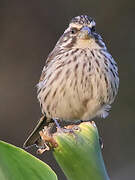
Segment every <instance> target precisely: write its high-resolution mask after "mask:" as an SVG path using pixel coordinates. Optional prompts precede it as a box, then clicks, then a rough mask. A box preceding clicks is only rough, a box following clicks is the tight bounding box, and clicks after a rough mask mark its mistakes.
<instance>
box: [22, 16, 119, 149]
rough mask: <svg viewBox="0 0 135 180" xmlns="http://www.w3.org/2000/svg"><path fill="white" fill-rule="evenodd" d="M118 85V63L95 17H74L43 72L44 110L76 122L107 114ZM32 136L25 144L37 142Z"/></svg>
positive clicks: (53, 116) (40, 89)
mask: <svg viewBox="0 0 135 180" xmlns="http://www.w3.org/2000/svg"><path fill="white" fill-rule="evenodd" d="M118 86H119V78H118V69H117V64H116V62H115V61H114V59H113V58H112V56H111V55H110V53H109V52H108V50H107V48H106V46H105V44H104V42H103V40H102V38H101V36H100V35H99V34H98V33H96V32H95V21H94V20H93V19H92V18H90V17H88V16H86V15H85V16H77V17H75V18H73V19H72V20H71V22H70V24H69V27H68V28H67V29H66V30H65V32H64V33H63V35H62V36H61V37H60V39H59V40H58V42H57V44H56V46H55V47H54V49H53V51H52V52H51V53H50V54H49V56H48V58H47V60H46V63H45V66H44V68H43V71H42V74H41V78H40V81H39V84H38V100H39V102H40V105H41V110H42V113H43V114H44V115H45V116H46V117H47V118H48V119H56V118H57V119H60V120H61V121H65V122H72V123H76V122H77V121H78V120H82V121H88V120H91V119H92V118H94V117H97V116H100V117H103V118H105V117H106V116H107V115H108V110H109V109H110V105H111V104H112V103H113V101H114V99H115V97H116V94H117V91H118ZM44 123H46V121H45V120H44ZM39 127H40V126H38V128H39ZM38 128H37V129H36V132H38V131H39V129H38ZM37 134H38V133H37ZM32 137H33V134H32V135H31V137H30V138H29V139H28V140H27V143H26V144H25V146H29V145H31V144H32V143H33V141H32V143H31V138H32ZM36 138H37V139H38V138H39V135H38V136H37V137H36ZM37 139H35V141H36V140H37Z"/></svg>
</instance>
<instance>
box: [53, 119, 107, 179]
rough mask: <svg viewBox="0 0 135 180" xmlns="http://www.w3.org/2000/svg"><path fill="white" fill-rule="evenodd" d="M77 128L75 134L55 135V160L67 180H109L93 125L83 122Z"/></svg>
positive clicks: (60, 133) (59, 133) (96, 132)
mask: <svg viewBox="0 0 135 180" xmlns="http://www.w3.org/2000/svg"><path fill="white" fill-rule="evenodd" d="M78 128H79V130H76V131H75V134H73V133H62V132H57V133H56V134H55V136H54V139H55V140H56V142H57V144H58V146H57V147H56V148H54V152H53V154H54V156H55V159H56V160H57V162H58V164H59V165H60V167H61V168H62V170H63V172H64V173H65V175H66V177H67V179H68V180H109V177H108V175H107V172H106V169H105V165H104V161H103V158H102V153H101V147H100V143H99V135H98V130H97V128H96V126H95V124H94V123H90V122H85V123H81V124H80V125H79V126H78Z"/></svg>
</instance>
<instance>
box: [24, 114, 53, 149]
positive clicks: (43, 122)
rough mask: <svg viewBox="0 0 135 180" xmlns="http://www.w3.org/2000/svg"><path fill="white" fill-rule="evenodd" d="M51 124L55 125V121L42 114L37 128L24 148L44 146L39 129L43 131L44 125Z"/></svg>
mask: <svg viewBox="0 0 135 180" xmlns="http://www.w3.org/2000/svg"><path fill="white" fill-rule="evenodd" d="M50 124H51V126H53V125H54V122H53V121H52V120H51V119H48V118H47V117H46V116H42V117H41V118H40V120H39V122H38V124H37V126H36V127H35V129H34V130H33V131H32V132H31V134H30V135H29V137H28V138H27V139H26V141H25V142H24V144H23V148H25V149H27V148H29V147H30V146H33V145H37V146H42V145H43V144H42V140H41V138H40V135H39V131H41V130H42V129H43V128H44V126H48V125H50Z"/></svg>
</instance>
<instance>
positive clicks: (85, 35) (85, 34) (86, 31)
mask: <svg viewBox="0 0 135 180" xmlns="http://www.w3.org/2000/svg"><path fill="white" fill-rule="evenodd" d="M90 37H91V29H90V28H89V27H88V26H84V27H83V28H82V29H81V33H80V38H81V39H89V38H90Z"/></svg>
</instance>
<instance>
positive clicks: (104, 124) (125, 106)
mask: <svg viewBox="0 0 135 180" xmlns="http://www.w3.org/2000/svg"><path fill="white" fill-rule="evenodd" d="M81 14H87V15H89V16H92V17H93V18H94V19H95V20H96V23H97V31H98V32H100V34H101V35H102V37H103V39H104V41H105V43H106V45H107V47H108V49H109V51H110V52H111V54H112V55H113V57H114V59H115V60H116V61H117V63H118V66H119V74H120V89H119V94H118V96H117V98H116V101H115V103H114V104H113V108H112V111H111V113H110V115H109V116H108V117H107V118H106V119H105V120H103V119H101V120H99V119H98V120H96V124H97V126H98V128H99V132H100V134H101V136H102V138H103V142H104V149H103V157H104V161H105V164H106V167H107V170H108V173H109V176H110V178H111V180H127V179H135V1H134V0H130V1H128V0H119V1H117V0H102V1H95V0H78V1H77V0H74V1H72V0H68V1H66V0H59V1H58V0H56V1H51V0H30V1H26V0H23V1H18V0H12V1H10V0H0V139H1V140H4V141H7V142H9V143H12V144H14V145H16V146H19V147H22V145H23V142H24V141H25V140H26V138H27V137H28V135H29V133H30V131H31V130H32V129H33V128H34V126H35V125H36V123H37V120H38V119H39V118H40V116H41V112H40V107H39V103H38V101H37V98H36V96H37V94H36V87H35V85H36V84H37V82H38V80H39V77H40V74H41V70H42V68H43V66H44V63H45V59H46V57H47V56H48V53H49V52H50V51H51V50H52V48H53V47H54V45H55V43H56V42H57V40H58V38H59V37H60V36H61V35H62V33H63V32H64V30H65V28H66V27H67V25H68V22H69V20H70V19H71V18H72V17H74V16H77V15H81ZM29 152H30V153H32V154H33V155H35V156H37V157H38V158H40V159H42V160H43V161H44V162H46V163H48V164H49V165H50V166H51V167H52V168H53V169H54V170H55V172H56V173H57V174H58V176H59V179H60V180H66V178H65V176H64V174H63V173H62V171H61V169H60V168H59V166H58V165H57V163H56V162H55V160H54V158H53V156H52V153H51V152H46V153H45V154H43V155H40V156H39V155H36V148H34V147H33V148H31V149H30V150H29Z"/></svg>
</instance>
